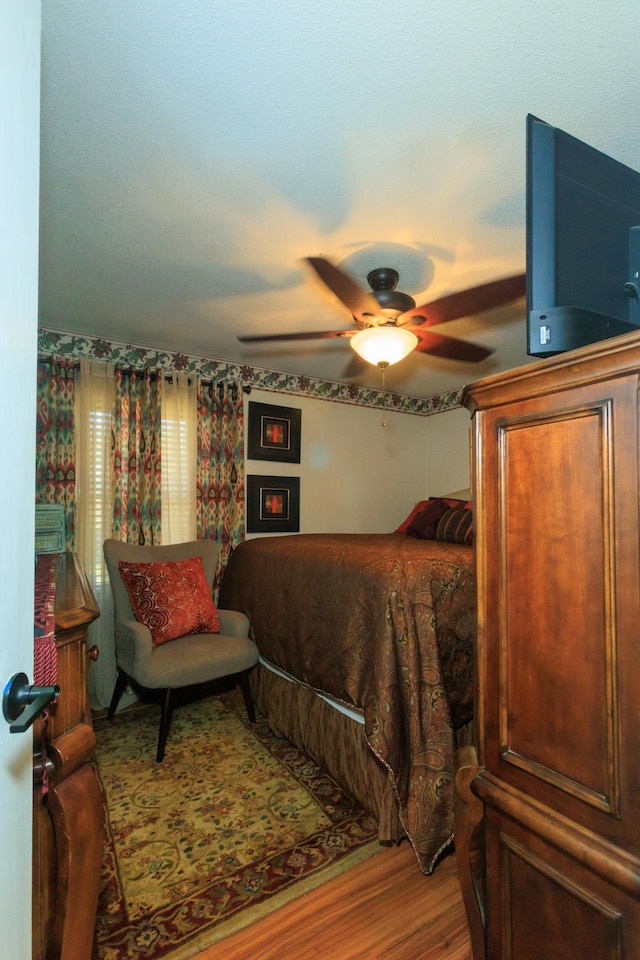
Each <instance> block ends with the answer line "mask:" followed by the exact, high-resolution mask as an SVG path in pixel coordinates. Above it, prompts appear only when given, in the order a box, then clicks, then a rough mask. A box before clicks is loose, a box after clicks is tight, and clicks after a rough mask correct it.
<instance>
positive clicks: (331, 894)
mask: <svg viewBox="0 0 640 960" xmlns="http://www.w3.org/2000/svg"><path fill="white" fill-rule="evenodd" d="M258 957H259V958H260V960H300V958H302V957H304V958H312V957H317V958H318V960H320V958H323V960H324V958H328V957H331V960H417V958H420V960H435V958H436V957H437V958H443V957H446V960H468V958H469V930H468V926H467V923H466V918H465V913H464V907H463V904H462V899H461V894H460V885H459V883H458V879H457V874H456V863H455V858H454V857H453V856H449V857H447V858H445V860H443V861H442V862H441V863H440V864H439V865H438V866H437V867H436V869H435V871H434V873H433V874H432V876H430V877H426V876H424V875H423V874H421V873H420V871H419V870H418V869H417V867H416V861H415V855H414V853H413V851H412V849H411V846H410V845H409V843H408V842H407V841H405V842H403V843H402V844H401V845H400V846H397V847H396V846H394V847H389V848H387V849H385V850H384V851H383V852H382V853H380V854H378V855H377V856H375V857H372V858H370V859H369V860H366V861H365V862H364V863H362V864H359V865H358V866H356V867H354V868H353V869H352V870H349V871H348V873H345V874H342V875H341V876H340V877H337V878H336V879H335V880H332V881H330V882H329V883H327V884H325V885H324V886H322V887H318V889H316V890H314V891H312V892H311V893H308V894H306V895H305V896H304V897H301V898H300V899H298V900H294V901H292V902H291V903H290V904H288V905H287V906H285V907H282V909H280V910H277V911H276V912H275V913H273V914H271V915H270V916H268V917H266V918H265V919H263V920H261V921H259V922H258V923H255V924H253V925H252V926H250V927H247V928H246V929H245V930H242V931H240V932H239V933H237V934H235V935H234V936H232V937H229V938H227V939H225V940H222V941H220V942H219V943H217V944H215V945H214V946H212V947H210V948H209V949H207V950H205V951H203V952H202V953H200V954H198V956H197V958H196V960H256V958H258Z"/></svg>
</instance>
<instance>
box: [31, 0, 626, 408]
mask: <svg viewBox="0 0 640 960" xmlns="http://www.w3.org/2000/svg"><path fill="white" fill-rule="evenodd" d="M638 37H640V3H638V0H614V2H607V0H564V3H558V0H536V2H535V3H532V2H531V0H512V2H510V3H504V2H501V3H498V2H492V0H457V2H452V0H446V2H445V0H430V2H428V3H425V2H424V0H420V2H418V0H387V2H385V3H382V2H379V0H323V2H322V3H318V2H317V0H295V2H293V0H279V2H278V3H275V2H269V0H235V2H233V3H228V2H225V3H222V2H220V0H180V2H175V0H174V2H171V0H163V2H159V0H109V2H108V3H105V2H104V0H100V2H98V0H56V2H46V3H44V4H43V43H42V57H43V71H42V217H41V224H42V228H41V229H42V242H41V294H40V300H41V308H40V309H41V323H42V324H43V325H44V326H48V327H54V328H56V329H59V330H65V331H70V332H74V331H77V332H80V333H84V334H89V335H101V336H106V337H112V338H114V339H119V340H126V341H128V342H132V343H137V344H140V345H144V346H152V347H159V348H161V349H166V350H178V351H182V352H187V353H191V354H196V355H198V356H206V357H221V358H224V359H229V360H235V361H244V362H247V363H253V364H256V365H259V366H263V367H269V368H272V369H275V370H281V371H285V372H291V373H298V374H307V375H309V376H314V377H322V378H328V379H331V380H345V376H346V371H347V366H348V363H349V360H350V358H351V356H352V351H351V349H350V348H349V346H348V342H347V341H346V340H324V341H323V340H320V341H313V342H306V343H292V344H289V345H287V346H283V345H282V344H278V345H273V344H270V345H247V344H240V343H239V342H238V340H237V334H241V333H243V334H258V333H280V332H287V331H304V330H312V329H314V330H315V329H327V330H331V329H342V328H349V327H350V326H351V323H350V317H349V315H348V313H347V311H346V310H345V308H344V307H342V306H341V304H340V303H339V302H338V301H337V300H335V298H333V297H332V296H331V295H330V294H329V293H328V292H327V291H326V290H325V289H324V288H323V287H322V285H321V284H320V283H319V282H318V281H317V280H316V279H315V278H314V277H312V276H311V274H310V272H309V271H308V269H305V267H304V265H303V264H302V263H301V262H300V261H301V258H303V257H306V256H313V255H325V256H328V257H330V258H331V259H333V260H334V262H337V263H340V264H341V265H342V266H343V267H345V268H346V269H348V270H350V272H351V273H352V275H353V276H354V278H355V279H357V280H360V281H361V282H362V283H363V284H364V285H365V287H366V280H365V277H366V273H367V272H368V271H369V270H371V269H372V268H374V267H378V266H392V267H395V268H396V269H397V270H398V271H399V273H400V283H399V289H401V290H403V291H404V292H407V293H410V294H411V295H412V296H414V297H415V298H416V300H417V302H419V303H422V302H425V301H427V300H429V299H435V298H436V297H437V296H440V295H442V294H444V293H448V292H452V291H455V290H458V289H462V288H464V287H467V286H471V285H473V284H475V283H481V282H483V281H485V280H491V279H494V278H496V277H499V276H503V275H507V274H510V273H517V272H519V271H522V270H524V267H525V253H524V240H525V237H524V232H525V219H524V218H525V211H524V200H525V192H524V191H525V117H526V114H527V113H533V114H535V115H536V116H538V117H540V118H541V119H543V120H546V121H548V122H549V123H552V124H554V125H556V126H559V127H561V128H563V129H564V130H566V131H567V132H569V133H571V134H573V135H574V136H577V137H579V138H580V139H583V140H586V141H587V142H588V143H591V144H593V145H594V146H596V147H598V148H599V149H600V150H603V151H604V152H607V153H610V154H611V155H613V156H614V157H616V158H617V159H619V160H621V161H622V162H624V163H627V164H628V165H630V166H632V167H635V168H636V169H640V129H639V126H638V123H637V121H636V116H637V109H638V93H639V90H640V81H639V76H638V74H639V70H638V64H639V57H638ZM436 329H440V328H436ZM441 331H442V332H443V333H447V334H448V335H452V336H463V337H464V336H467V337H468V338H469V339H472V340H474V341H475V342H478V343H483V344H486V345H487V346H491V347H495V348H496V353H495V354H494V355H493V356H492V357H490V358H489V359H488V360H486V361H484V362H483V363H482V364H461V363H454V362H452V361H446V360H438V359H436V358H432V357H428V356H426V355H412V356H411V357H409V358H408V359H407V360H405V361H403V362H402V363H400V364H398V365H397V366H396V367H393V368H391V369H390V370H389V371H388V374H387V386H388V387H389V388H391V389H394V390H398V391H399V392H401V393H407V394H411V395H414V396H419V397H429V396H433V395H435V394H439V393H441V392H444V391H445V390H449V389H454V388H455V387H458V386H461V385H462V384H464V383H467V382H470V381H471V380H474V379H476V378H477V377H478V376H483V375H485V374H488V373H492V372H494V371H498V370H502V369H507V368H509V367H512V366H514V365H517V364H520V363H524V362H527V361H528V359H529V358H527V356H526V348H525V335H524V303H523V302H521V303H518V304H516V305H514V306H512V307H509V308H502V309H501V310H499V311H495V312H494V313H492V314H485V315H482V316H478V317H475V318H471V319H468V320H467V319H465V320H460V321H456V322H455V323H450V324H447V325H446V328H445V327H443V328H441ZM352 382H356V383H360V384H362V385H368V386H373V387H377V386H379V383H380V375H379V372H378V371H377V370H376V369H375V368H373V367H371V368H367V370H366V371H365V372H364V373H363V374H362V375H360V376H358V377H356V378H355V379H354V380H353V381H352Z"/></svg>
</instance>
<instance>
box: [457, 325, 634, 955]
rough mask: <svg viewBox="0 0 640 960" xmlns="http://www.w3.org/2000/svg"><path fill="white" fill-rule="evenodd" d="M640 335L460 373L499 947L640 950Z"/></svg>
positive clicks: (490, 916)
mask: <svg viewBox="0 0 640 960" xmlns="http://www.w3.org/2000/svg"><path fill="white" fill-rule="evenodd" d="M619 339H621V338H619ZM625 339H627V338H625ZM632 340H633V349H632V350H631V351H629V352H627V353H625V351H624V350H621V349H620V348H616V347H613V346H606V345H605V346H604V347H602V348H598V349H595V350H591V351H579V352H576V354H575V355H574V357H575V356H576V355H577V354H578V353H579V354H580V358H581V359H580V362H576V360H575V359H574V358H572V359H571V360H567V361H564V362H561V361H559V360H557V359H556V360H555V361H554V362H553V363H551V364H549V363H545V364H542V365H541V366H540V372H539V373H538V372H537V371H535V370H534V371H531V370H529V369H528V368H527V371H528V372H526V373H522V372H521V374H520V375H518V374H516V375H515V376H512V377H511V378H509V377H506V378H504V380H503V381H502V382H499V381H498V380H497V378H496V382H495V383H493V384H485V385H483V384H482V382H481V384H480V385H479V386H478V389H477V390H476V389H475V387H471V388H470V401H471V404H468V405H473V404H477V412H476V413H475V416H474V424H475V426H474V429H475V444H474V448H475V454H474V464H475V466H474V471H475V491H474V506H475V509H476V535H477V544H478V545H477V576H478V598H479V611H478V687H479V694H478V709H477V721H478V730H479V761H480V765H481V767H482V768H483V773H482V774H481V776H480V777H479V779H478V780H477V782H474V785H473V789H474V791H475V792H477V794H478V796H480V797H481V799H483V801H484V803H485V805H486V837H487V840H486V857H487V859H486V870H487V948H488V953H487V955H488V956H489V957H491V960H498V958H507V957H508V958H510V960H529V958H531V960H532V958H533V957H540V956H549V957H553V958H554V960H556V958H557V960H564V958H565V957H566V958H567V960H568V958H569V957H577V956H589V957H590V958H592V960H596V958H597V960H600V958H605V957H606V958H609V957H612V958H613V957H616V958H622V957H625V958H630V957H633V958H640V936H638V932H639V928H638V901H639V899H640V818H639V817H638V815H637V802H638V798H639V797H640V762H639V761H638V757H640V722H639V719H640V707H639V705H640V643H639V642H638V639H637V637H638V631H639V629H640V557H639V540H640V538H639V528H638V371H639V370H640V347H639V346H637V345H636V343H635V341H639V342H640V338H638V337H637V336H636V335H633V338H632ZM560 928H562V929H564V933H562V934H561V933H560V932H559V931H560ZM630 930H633V931H634V937H630V934H629V931H630ZM552 940H553V942H554V943H555V942H556V941H557V946H556V947H553V948H552V947H551V946H550V944H551V942H552ZM545 943H546V944H547V946H546V947H545V948H544V949H543V945H544V944H545ZM583 947H584V949H583Z"/></svg>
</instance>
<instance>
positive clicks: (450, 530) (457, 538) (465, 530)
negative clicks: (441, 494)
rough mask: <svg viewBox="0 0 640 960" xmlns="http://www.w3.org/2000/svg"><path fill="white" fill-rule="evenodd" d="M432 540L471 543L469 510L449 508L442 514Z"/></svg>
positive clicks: (471, 514)
mask: <svg viewBox="0 0 640 960" xmlns="http://www.w3.org/2000/svg"><path fill="white" fill-rule="evenodd" d="M434 540H446V541H447V542H448V543H466V544H472V543H473V513H472V512H471V510H465V509H464V508H463V509H460V508H451V509H450V510H447V511H446V512H445V513H443V514H442V516H441V517H440V519H439V520H438V526H437V527H436V535H435V537H434Z"/></svg>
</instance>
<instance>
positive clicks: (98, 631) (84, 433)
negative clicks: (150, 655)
mask: <svg viewBox="0 0 640 960" xmlns="http://www.w3.org/2000/svg"><path fill="white" fill-rule="evenodd" d="M114 402H115V380H114V366H113V364H112V363H102V362H100V361H96V360H94V361H89V360H85V359H81V360H80V371H79V374H78V383H77V390H76V404H75V426H76V438H77V449H78V482H77V489H78V498H77V503H78V511H77V527H78V530H77V544H78V546H77V552H78V557H79V559H80V561H81V563H82V566H83V569H84V571H85V573H86V575H87V579H88V580H89V583H90V584H91V587H92V589H93V592H94V595H95V598H96V601H97V603H98V606H99V608H100V617H99V618H98V619H97V620H95V621H94V622H93V623H92V624H91V625H90V626H89V637H88V643H89V645H90V646H91V645H94V644H95V646H97V647H98V649H99V651H100V656H99V657H98V659H97V660H96V661H89V664H88V669H87V690H88V694H89V701H90V703H91V706H92V707H93V708H94V709H96V708H99V707H106V706H108V704H109V702H110V700H111V694H112V693H113V686H114V683H115V678H116V656H115V646H114V640H113V598H112V595H111V584H110V583H109V577H108V575H107V569H106V565H105V562H104V556H103V553H102V545H103V543H104V541H105V540H106V539H107V538H108V537H111V536H113V472H112V469H111V452H112V451H111V447H112V438H113V409H114Z"/></svg>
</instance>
